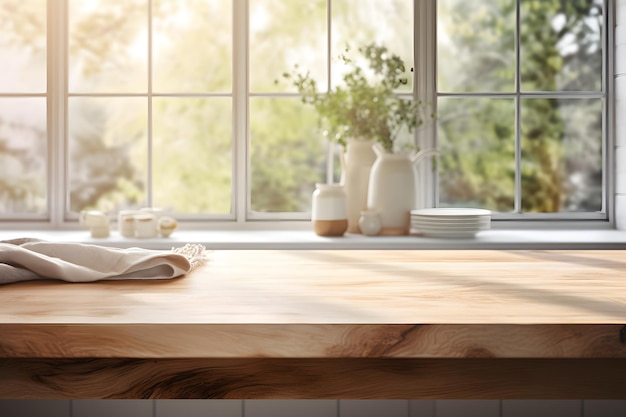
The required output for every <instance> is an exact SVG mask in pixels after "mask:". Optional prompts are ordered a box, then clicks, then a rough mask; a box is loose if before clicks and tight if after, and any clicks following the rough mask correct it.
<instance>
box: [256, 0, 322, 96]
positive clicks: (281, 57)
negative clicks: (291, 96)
mask: <svg viewBox="0 0 626 417" xmlns="http://www.w3.org/2000/svg"><path fill="white" fill-rule="evenodd" d="M326 32H327V28H326V1H325V0H312V1H292V0H250V89H251V90H252V91H253V92H268V91H296V89H295V87H293V86H292V85H291V84H290V83H288V82H287V81H286V80H282V74H283V73H284V72H289V71H291V70H292V69H293V68H294V65H296V64H297V65H298V67H299V69H301V70H302V72H303V73H306V72H307V71H310V73H311V76H312V77H313V78H314V79H315V80H316V82H317V83H318V85H319V87H320V89H322V90H324V89H326V74H327V70H326V64H327V59H326V54H327V49H328V48H327V40H326V39H327V33H326ZM276 80H279V82H278V83H275V81H276Z"/></svg>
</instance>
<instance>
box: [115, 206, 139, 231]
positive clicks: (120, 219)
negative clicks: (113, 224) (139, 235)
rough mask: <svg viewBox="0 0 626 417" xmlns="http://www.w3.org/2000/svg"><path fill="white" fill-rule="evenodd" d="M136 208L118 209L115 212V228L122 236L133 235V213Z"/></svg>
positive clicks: (135, 211) (137, 212)
mask: <svg viewBox="0 0 626 417" xmlns="http://www.w3.org/2000/svg"><path fill="white" fill-rule="evenodd" d="M136 214H139V211H138V210H120V211H119V213H117V228H118V230H119V232H120V235H122V236H124V237H135V215H136Z"/></svg>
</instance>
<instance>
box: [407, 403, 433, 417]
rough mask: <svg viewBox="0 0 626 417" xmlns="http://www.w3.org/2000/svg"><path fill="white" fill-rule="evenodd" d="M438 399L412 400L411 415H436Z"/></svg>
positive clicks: (412, 416)
mask: <svg viewBox="0 0 626 417" xmlns="http://www.w3.org/2000/svg"><path fill="white" fill-rule="evenodd" d="M435 407H436V401H434V400H411V401H409V417H435Z"/></svg>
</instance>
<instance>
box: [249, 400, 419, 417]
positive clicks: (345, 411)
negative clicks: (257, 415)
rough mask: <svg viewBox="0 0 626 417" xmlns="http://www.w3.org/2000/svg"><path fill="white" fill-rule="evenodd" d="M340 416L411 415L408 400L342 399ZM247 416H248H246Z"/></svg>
mask: <svg viewBox="0 0 626 417" xmlns="http://www.w3.org/2000/svg"><path fill="white" fill-rule="evenodd" d="M339 416H340V417H409V401H408V400H340V401H339ZM246 417H247V416H246Z"/></svg>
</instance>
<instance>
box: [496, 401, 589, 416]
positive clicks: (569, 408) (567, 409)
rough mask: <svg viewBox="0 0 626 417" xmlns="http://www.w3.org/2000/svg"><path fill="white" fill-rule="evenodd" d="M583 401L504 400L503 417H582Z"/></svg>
mask: <svg viewBox="0 0 626 417" xmlns="http://www.w3.org/2000/svg"><path fill="white" fill-rule="evenodd" d="M581 413H582V400H503V401H502V417H580V416H581Z"/></svg>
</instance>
